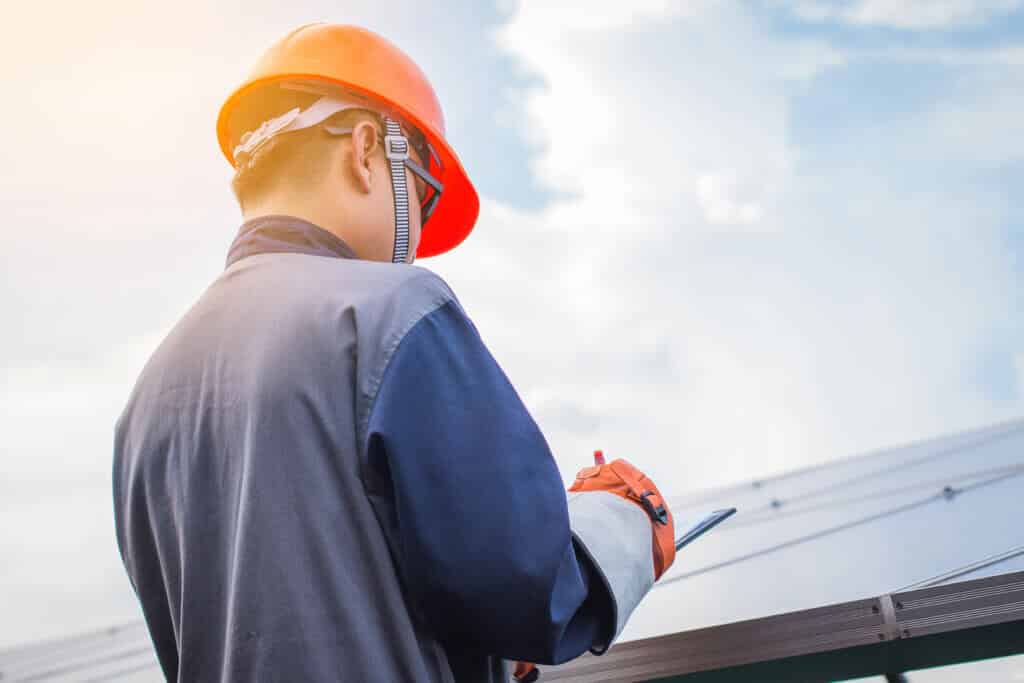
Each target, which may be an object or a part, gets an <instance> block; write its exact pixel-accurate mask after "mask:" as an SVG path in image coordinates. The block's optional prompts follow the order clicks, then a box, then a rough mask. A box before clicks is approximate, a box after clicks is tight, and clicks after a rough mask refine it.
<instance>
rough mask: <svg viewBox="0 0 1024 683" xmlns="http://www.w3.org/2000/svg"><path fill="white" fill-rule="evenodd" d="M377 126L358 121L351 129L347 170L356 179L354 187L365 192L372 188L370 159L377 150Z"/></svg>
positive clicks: (367, 192)
mask: <svg viewBox="0 0 1024 683" xmlns="http://www.w3.org/2000/svg"><path fill="white" fill-rule="evenodd" d="M378 144H379V143H378V142H377V127H376V126H374V125H373V124H372V123H370V122H369V121H360V122H359V123H357V124H356V125H355V127H354V128H353V129H352V154H351V155H349V162H348V165H349V169H348V170H349V172H350V173H351V174H352V177H353V179H354V180H355V181H356V187H358V188H359V189H360V190H362V191H363V192H364V193H365V194H369V193H370V192H371V190H372V189H373V182H372V180H373V170H372V169H371V163H370V161H371V159H372V157H373V153H374V152H375V151H376V150H377V145H378Z"/></svg>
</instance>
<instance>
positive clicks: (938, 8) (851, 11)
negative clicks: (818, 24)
mask: <svg viewBox="0 0 1024 683" xmlns="http://www.w3.org/2000/svg"><path fill="white" fill-rule="evenodd" d="M775 4H776V5H778V4H783V5H786V4H788V5H789V6H790V8H791V10H792V11H793V12H794V13H795V14H796V15H797V16H799V17H800V18H802V19H805V20H808V21H839V22H843V23H848V24H855V25H862V26H888V27H892V28H901V29H911V30H927V29H955V28H962V27H964V26H974V25H978V24H982V23H985V22H987V21H989V20H991V19H993V18H995V17H997V16H999V15H1001V14H1005V13H1007V12H1011V11H1013V10H1015V9H1018V8H1019V7H1021V5H1022V4H1024V3H1022V0H855V1H853V2H850V0H793V1H792V2H788V3H787V2H782V3H779V2H776V3H775Z"/></svg>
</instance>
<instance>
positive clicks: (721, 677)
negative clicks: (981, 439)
mask: <svg viewBox="0 0 1024 683" xmlns="http://www.w3.org/2000/svg"><path fill="white" fill-rule="evenodd" d="M680 607H681V609H685V606H680ZM1021 652H1024V572H1014V573H1009V574H1002V575H998V576H993V577H987V578H983V579H977V580H973V581H962V582H958V583H952V584H946V585H942V586H935V587H931V588H923V589H918V590H912V591H904V592H899V593H894V594H891V595H883V596H878V597H875V598H868V599H864V600H855V601H852V602H844V603H838V604H834V605H829V606H826V607H818V608H815V609H809V610H802V611H799V612H790V613H787V614H781V615H774V616H769V617H764V618H760V619H753V620H749V621H741V622H735V623H731V624H724V625H721V626H713V627H710V628H704V629H698V630H694V631H686V632H683V633H676V634H672V635H667V636H660V637H658V638H649V639H645V640H638V641H633V642H628V643H622V644H620V645H616V646H614V647H612V648H611V649H610V650H609V651H608V652H607V653H606V654H605V655H603V656H601V657H594V656H592V655H584V656H583V657H580V658H579V659H576V660H574V661H572V662H569V663H567V664H564V665H561V666H555V667H543V680H544V681H571V682H572V683H585V682H588V681H664V682H668V681H673V682H679V683H711V682H712V681H714V682H715V683H722V682H724V681H755V680H756V681H759V682H768V681H776V680H777V681H790V680H799V681H816V680H821V681H830V680H831V681H835V680H843V679H849V678H855V677H860V676H870V675H876V674H877V675H884V674H887V673H898V672H902V671H909V670H913V669H919V668H928V667H933V666H944V665H949V664H957V663H962V662H966V661H973V660H976V659H983V658H987V657H997V656H1006V655H1010V654H1017V653H1021Z"/></svg>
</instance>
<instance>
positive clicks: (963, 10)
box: [0, 0, 1024, 647]
mask: <svg viewBox="0 0 1024 683" xmlns="http://www.w3.org/2000/svg"><path fill="white" fill-rule="evenodd" d="M342 5H343V6H339V5H338V4H337V3H329V2H326V1H325V0H309V1H307V2H305V3H303V4H302V8H301V9H295V8H293V7H291V6H288V5H287V4H282V3H272V2H267V1H265V0H250V1H249V2H246V3H244V4H243V3H241V2H237V1H231V2H215V3H212V2H203V1H201V0H181V2H177V3H153V2H143V3H140V2H128V1H127V0H97V1H96V2H93V3H71V2H67V1H66V0H65V2H64V3H62V4H60V6H59V7H56V6H54V5H52V4H45V3H21V4H19V6H18V8H17V9H16V10H14V15H13V16H14V18H15V20H13V21H7V22H5V23H4V26H2V27H0V78H2V79H3V82H4V83H5V84H6V86H7V88H6V94H5V100H4V105H5V106H4V107H3V113H2V114H0V122H2V123H3V128H4V129H5V131H7V133H8V134H7V136H6V140H5V141H4V143H3V145H2V147H0V149H2V152H0V154H2V155H3V157H2V158H3V161H4V163H2V164H0V188H2V189H0V209H2V211H3V213H4V215H5V216H6V217H7V218H6V221H7V223H8V225H7V228H6V229H5V230H3V231H2V232H0V240H2V245H3V249H2V250H0V259H2V260H3V261H2V273H3V276H2V279H0V306H2V310H3V311H4V313H5V315H6V317H7V320H8V323H7V326H6V333H5V334H4V335H2V337H0V363H2V377H3V381H2V382H0V428H2V430H0V433H2V435H3V437H2V439H0V472H2V477H0V513H2V514H3V519H4V522H3V524H2V525H0V556H2V557H3V558H4V562H3V563H2V564H0V604H3V605H4V606H5V614H4V618H3V619H2V620H0V647H4V646H7V645H12V644H16V643H22V642H31V641H34V640H37V639H40V638H44V637H50V636H58V635H62V634H69V633H75V632H79V631H83V630H88V629H92V628H99V627H103V626H107V625H110V624H115V623H121V622H125V621H130V620H132V619H136V618H137V617H138V608H137V607H136V604H135V601H134V597H133V595H132V594H131V590H130V587H129V584H128V582H127V579H126V577H125V575H124V572H123V569H122V567H121V564H120V559H119V557H118V554H117V548H116V543H115V540H114V531H113V520H112V503H111V498H110V464H111V462H110V460H111V443H112V431H113V424H114V421H115V419H116V417H117V415H118V414H119V413H120V410H121V408H122V407H123V404H124V402H125V400H126V398H127V395H128V392H129V391H130V389H131V386H132V384H133V382H134V379H135V377H136V375H137V373H138V372H139V370H140V369H141V367H142V364H143V363H144V362H145V360H146V358H147V357H148V355H149V353H151V352H152V350H153V349H154V348H155V346H156V344H157V343H158V342H159V341H160V340H161V339H162V338H163V336H164V335H165V334H166V332H167V331H168V330H169V329H170V327H171V326H172V325H173V324H174V323H175V322H176V321H177V319H178V318H179V317H180V316H181V315H182V314H183V313H184V312H185V310H187V308H188V307H189V306H190V304H191V303H192V302H193V301H194V300H195V299H196V298H197V297H198V296H199V294H200V293H201V292H202V291H203V289H204V288H205V287H206V286H207V285H208V284H209V282H210V281H212V280H213V279H214V278H215V277H217V275H218V273H219V272H220V271H221V269H222V268H223V262H224V256H225V253H226V250H227V247H228V245H229V244H230V242H231V239H232V237H233V234H234V232H235V231H236V229H237V227H238V225H239V224H240V217H239V213H238V210H237V207H236V206H235V204H234V200H233V198H232V196H231V193H230V190H229V181H230V168H229V167H228V165H227V163H226V162H225V161H224V160H223V158H222V157H221V156H220V153H219V151H218V149H217V145H216V140H215V133H214V121H215V117H216V113H217V110H218V108H219V106H220V104H221V102H222V101H223V99H224V97H225V96H226V95H227V94H228V92H229V91H230V90H231V89H232V88H233V87H234V86H235V85H236V84H237V83H238V82H239V81H240V79H241V78H242V77H243V75H244V73H245V71H246V70H247V68H248V67H249V65H250V64H251V63H252V62H253V61H254V60H255V59H256V57H257V56H258V55H259V53H260V52H261V50H262V49H263V48H264V47H265V46H267V45H269V43H270V42H271V41H273V40H275V39H276V38H278V37H279V36H281V35H283V34H284V33H286V32H287V31H289V30H290V29H292V28H293V27H295V26H298V25H300V24H303V23H306V22H309V21H317V20H323V21H331V22H339V23H354V24H359V25H363V26H366V27H368V28H371V29H373V30H376V31H378V32H380V33H382V34H383V35H385V36H387V37H388V38H389V39H391V40H392V41H393V42H395V43H396V44H398V45H399V46H400V47H401V48H402V49H403V50H405V51H406V52H407V53H409V54H410V55H411V56H412V57H413V58H414V59H415V60H416V61H417V62H418V63H419V64H420V65H421V67H422V68H423V69H424V71H425V72H426V73H427V74H428V75H429V77H430V79H431V81H432V82H433V84H434V86H435V88H436V90H437V92H438V95H439V97H440V99H441V101H442V103H443V107H444V109H445V114H446V118H447V123H448V130H449V137H450V140H451V142H452V144H453V145H454V147H455V149H456V150H457V151H458V153H459V155H460V157H461V158H462V160H463V162H464V164H465V166H466V168H467V170H468V171H469V173H470V175H471V177H472V178H473V180H474V182H475V183H476V185H477V188H478V189H479V191H480V194H481V200H482V210H481V215H480V220H479V222H478V224H477V228H476V231H475V232H474V233H473V235H472V236H471V237H470V238H469V239H468V240H467V241H466V242H465V243H464V245H463V246H462V247H460V248H459V249H458V250H456V251H455V252H453V253H451V254H450V255H445V256H442V257H438V258H436V259H429V260H425V261H422V262H420V265H422V266H424V267H427V268H430V269H432V270H434V271H435V272H437V273H438V274H439V275H441V276H442V277H444V278H445V279H446V280H447V281H448V282H449V284H451V286H452V287H453V289H454V290H455V292H456V293H457V294H458V296H459V297H460V299H461V301H462V303H463V305H464V306H465V308H466V309H467V311H468V312H469V314H470V316H471V317H472V318H473V319H474V321H475V322H476V324H477V327H478V328H479V329H480V331H481V334H482V335H483V337H484V340H485V341H486V342H487V344H488V345H489V347H490V348H491V350H492V352H493V353H494V355H495V357H496V358H497V359H498V360H499V362H500V363H501V364H502V366H503V367H504V368H505V370H506V372H507V373H508V375H509V376H510V378H511V379H512V381H513V383H514V384H515V386H516V387H517V388H518V390H519V392H520V394H521V395H522V397H523V399H524V401H525V402H526V404H527V406H528V407H529V408H530V410H531V412H532V413H533V415H534V417H535V418H536V419H537V421H538V422H539V424H540V425H541V427H542V429H543V430H544V432H545V435H546V436H547V438H548V441H549V443H550V444H551V447H552V450H553V451H554V453H555V456H556V459H557V461H558V464H559V467H560V469H561V471H562V473H563V476H564V477H565V478H566V479H567V480H568V479H571V477H572V475H573V473H574V472H575V471H576V470H577V469H578V468H579V467H581V466H583V465H585V464H586V463H587V462H588V460H589V458H590V455H589V454H590V453H591V451H593V450H594V449H595V448H602V449H604V450H605V451H606V453H607V454H609V455H610V456H612V457H625V458H627V459H630V460H631V461H632V462H634V463H635V464H636V465H638V466H639V467H641V468H642V469H644V470H645V471H646V472H647V473H648V474H649V475H650V476H651V477H652V478H653V479H654V480H655V481H656V482H658V485H659V487H660V488H661V490H662V491H663V492H666V493H667V494H670V495H675V494H678V493H683V492H687V491H692V490H695V489H701V488H706V487H710V486H716V485H720V484H724V483H728V482H734V481H739V480H743V479H749V478H753V477H759V476H763V475H765V474H769V473H773V472H779V471H783V470H786V469H790V468H794V467H799V466H804V465H808V464H811V463H817V462H822V461H826V460H829V459H834V458H839V457H843V456H847V455H851V454H854V453H858V452H862V451H866V450H869V449H873V448H878V447H884V446H891V445H895V444H898V443H904V442H908V441H912V440H916V439H919V438H923V437H927V436H933V435H938V434H944V433H949V432H953V431H957V430H960V429H965V428H969V427H974V426H980V425H985V424H990V423H994V422H997V421H999V420H1003V419H1008V418H1012V417H1018V416H1020V415H1021V414H1022V413H1024V308H1022V301H1021V295H1020V292H1021V291H1024V290H1022V287H1021V285H1022V276H1024V274H1022V260H1021V259H1022V256H1024V194H1022V193H1021V192H1020V190H1019V188H1020V186H1021V182H1022V180H1024V135H1022V132H1024V130H1022V126H1021V123H1020V121H1021V120H1022V115H1024V0H988V1H985V0H902V1H899V0H831V1H829V0H788V1H787V0H745V1H740V0H736V1H730V0H691V1H688V2H682V1H680V2H668V1H659V0H633V1H632V2H629V3H625V2H607V3H606V2H596V1H587V2H583V1H582V0H579V1H571V0H545V1H543V2H541V1H539V0H538V1H531V0H519V1H513V0H496V2H493V3H491V2H477V1H468V0H467V1H465V2H453V3H445V4H439V3H435V4H430V5H429V6H428V4H426V3H411V2H407V1H405V0H398V1H396V2H393V3H388V5H387V7H388V11H387V12H384V11H383V10H382V5H381V4H380V3H378V2H370V1H368V0H352V1H350V2H346V3H343V4H342ZM57 14H59V16H60V20H59V21H55V20H54V16H55V15H57ZM670 627H671V625H670V624H666V630H667V631H668V630H672V629H671V628H670Z"/></svg>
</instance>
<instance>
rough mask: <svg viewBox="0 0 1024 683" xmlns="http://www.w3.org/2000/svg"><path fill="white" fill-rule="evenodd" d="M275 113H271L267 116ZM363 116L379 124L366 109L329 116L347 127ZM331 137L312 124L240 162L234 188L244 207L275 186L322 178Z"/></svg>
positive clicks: (309, 182) (303, 183) (294, 185)
mask: <svg viewBox="0 0 1024 683" xmlns="http://www.w3.org/2000/svg"><path fill="white" fill-rule="evenodd" d="M300 108H301V105H300ZM283 111H284V110H282V112H280V113H283ZM276 115H277V114H269V115H267V119H270V118H273V117H274V116H276ZM364 120H370V121H371V122H374V125H375V126H376V117H375V115H374V114H373V113H372V112H370V111H367V110H365V109H348V110H345V111H342V112H339V113H338V114H336V115H334V116H332V117H331V119H330V121H331V123H334V124H337V125H340V126H348V127H352V126H355V125H356V124H357V123H359V122H361V121H364ZM260 123H262V121H260ZM254 127H255V126H254ZM332 139H335V138H333V137H332V136H331V135H329V134H328V133H327V132H326V131H325V130H324V129H323V128H321V127H320V126H313V127H312V128H304V129H302V130H297V131H294V132H291V133H283V134H280V135H278V136H276V137H273V138H271V139H270V140H268V141H267V142H266V143H264V144H263V145H262V146H261V147H260V148H259V149H258V150H256V152H255V153H254V154H253V155H252V156H251V157H249V158H247V159H245V160H244V161H242V163H240V164H239V166H238V167H237V168H236V169H235V176H234V178H232V179H231V190H232V191H233V192H234V194H235V199H237V200H238V204H239V206H241V207H242V210H243V211H244V210H245V209H246V207H247V206H250V205H251V204H253V203H254V202H256V201H258V200H259V199H261V198H262V197H265V196H266V195H267V193H269V192H270V191H272V190H274V189H276V188H279V187H282V186H284V187H292V188H299V187H302V186H308V185H312V184H314V183H317V182H319V181H320V180H321V179H323V177H324V175H326V173H327V171H328V167H329V164H330V152H331V149H332V147H331V145H329V144H328V142H329V141H330V140H332Z"/></svg>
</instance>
